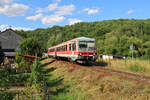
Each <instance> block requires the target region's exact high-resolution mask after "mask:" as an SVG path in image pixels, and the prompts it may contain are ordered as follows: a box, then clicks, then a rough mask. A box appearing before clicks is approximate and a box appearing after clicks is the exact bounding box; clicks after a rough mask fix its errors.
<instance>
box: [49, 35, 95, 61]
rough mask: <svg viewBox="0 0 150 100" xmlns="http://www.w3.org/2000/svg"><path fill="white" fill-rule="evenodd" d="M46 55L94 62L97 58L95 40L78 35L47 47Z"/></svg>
mask: <svg viewBox="0 0 150 100" xmlns="http://www.w3.org/2000/svg"><path fill="white" fill-rule="evenodd" d="M48 56H52V57H56V58H57V57H58V58H67V59H69V60H71V61H77V62H78V61H79V62H89V61H92V62H94V61H95V60H96V59H97V50H96V41H95V39H93V38H87V37H78V38H75V39H72V40H69V41H66V42H63V43H61V44H58V45H56V46H53V47H50V48H48Z"/></svg>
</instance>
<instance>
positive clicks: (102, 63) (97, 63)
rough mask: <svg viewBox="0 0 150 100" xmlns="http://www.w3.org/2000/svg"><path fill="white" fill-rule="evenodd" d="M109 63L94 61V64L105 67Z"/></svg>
mask: <svg viewBox="0 0 150 100" xmlns="http://www.w3.org/2000/svg"><path fill="white" fill-rule="evenodd" d="M107 65H108V63H107V62H105V61H99V62H95V63H94V66H103V67H106V66H107Z"/></svg>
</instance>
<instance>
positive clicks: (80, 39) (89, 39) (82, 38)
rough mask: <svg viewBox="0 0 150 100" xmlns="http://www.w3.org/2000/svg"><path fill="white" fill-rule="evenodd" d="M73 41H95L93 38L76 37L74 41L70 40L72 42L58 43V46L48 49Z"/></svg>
mask: <svg viewBox="0 0 150 100" xmlns="http://www.w3.org/2000/svg"><path fill="white" fill-rule="evenodd" d="M75 40H79V41H95V39H94V38H88V37H78V38H74V39H72V40H68V41H66V42H63V43H60V44H58V45H56V46H53V47H50V48H54V47H57V46H60V45H63V44H65V43H67V42H71V41H75ZM50 48H49V49H50Z"/></svg>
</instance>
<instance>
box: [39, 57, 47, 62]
mask: <svg viewBox="0 0 150 100" xmlns="http://www.w3.org/2000/svg"><path fill="white" fill-rule="evenodd" d="M47 58H48V57H44V58H41V59H40V60H41V61H42V60H45V59H47Z"/></svg>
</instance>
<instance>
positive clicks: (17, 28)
mask: <svg viewBox="0 0 150 100" xmlns="http://www.w3.org/2000/svg"><path fill="white" fill-rule="evenodd" d="M8 28H11V29H13V30H24V31H29V30H33V29H31V28H25V27H14V26H13V27H12V26H9V25H6V24H3V25H0V31H5V30H6V29H8Z"/></svg>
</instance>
